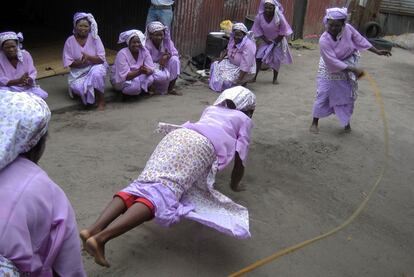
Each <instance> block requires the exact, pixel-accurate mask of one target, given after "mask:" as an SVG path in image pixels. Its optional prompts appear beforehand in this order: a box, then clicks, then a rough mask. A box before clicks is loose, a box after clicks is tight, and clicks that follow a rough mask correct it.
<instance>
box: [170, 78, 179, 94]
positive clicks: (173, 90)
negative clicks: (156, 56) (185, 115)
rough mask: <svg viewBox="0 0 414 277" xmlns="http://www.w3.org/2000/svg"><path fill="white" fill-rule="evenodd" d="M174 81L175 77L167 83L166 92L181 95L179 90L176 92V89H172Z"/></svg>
mask: <svg viewBox="0 0 414 277" xmlns="http://www.w3.org/2000/svg"><path fill="white" fill-rule="evenodd" d="M176 81H177V79H174V80H172V81H171V82H170V84H169V85H168V94H171V95H183V94H182V93H181V92H178V91H176V90H175V89H174V86H175V82H176Z"/></svg>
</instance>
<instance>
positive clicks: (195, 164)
mask: <svg viewBox="0 0 414 277" xmlns="http://www.w3.org/2000/svg"><path fill="white" fill-rule="evenodd" d="M255 105H256V97H255V95H254V94H253V93H252V92H251V91H249V90H248V89H246V88H244V87H241V86H237V87H233V88H231V89H228V90H225V91H224V92H223V93H222V94H221V95H220V96H219V97H218V99H217V100H216V102H215V103H214V105H213V106H209V107H207V108H206V109H205V110H204V112H203V114H202V115H201V118H200V120H199V121H198V122H195V123H190V122H187V123H185V124H183V125H181V126H179V125H171V124H166V123H160V124H159V130H160V131H162V132H164V133H166V134H167V135H166V136H165V137H164V138H163V139H162V140H161V142H160V143H159V144H158V146H157V147H156V149H155V150H154V152H153V153H152V155H151V157H150V159H149V160H148V162H147V164H146V166H145V168H144V170H143V171H142V172H141V174H140V175H139V177H138V178H137V179H136V180H135V181H133V182H132V183H131V184H130V185H129V186H127V187H126V188H125V189H123V190H122V191H120V192H118V193H117V194H115V196H114V198H113V199H112V201H111V202H110V203H109V205H108V206H107V207H106V208H105V210H104V211H103V212H102V214H101V215H100V216H99V218H98V219H97V221H96V222H95V223H94V224H92V225H91V226H90V227H89V228H87V229H84V230H82V231H81V233H80V236H81V238H82V240H83V242H84V246H85V249H86V250H87V251H88V252H89V254H91V255H92V256H93V257H95V261H96V262H97V263H98V264H100V265H102V266H109V264H108V262H107V261H106V259H105V244H106V243H107V242H108V241H109V240H111V239H113V238H115V237H117V236H120V235H122V234H124V233H125V232H127V231H129V230H131V229H132V228H134V227H136V226H138V225H140V224H142V223H143V222H145V221H147V220H150V219H152V218H155V221H156V222H157V223H158V224H160V225H161V226H165V227H168V226H171V225H172V224H174V223H177V222H178V221H180V219H181V218H187V219H191V220H195V221H197V222H200V223H202V224H204V225H206V226H209V227H211V228H214V229H216V230H218V231H220V232H222V233H225V234H227V235H230V236H233V237H236V238H239V239H244V238H248V237H250V232H249V215H248V211H247V209H246V208H245V207H243V206H240V205H238V204H236V203H234V202H233V201H232V200H231V199H229V198H228V197H226V196H225V195H223V194H221V193H220V192H219V191H217V190H215V189H214V182H215V174H216V172H217V171H219V170H222V169H224V168H225V167H226V166H227V165H229V164H230V163H231V161H232V160H233V159H234V160H235V162H234V168H233V172H232V175H231V182H230V187H231V188H232V189H233V190H235V191H238V190H240V187H239V183H240V181H241V179H242V177H243V174H244V166H245V162H246V159H247V154H248V148H249V143H250V132H251V128H252V120H251V117H252V115H253V111H254V109H255Z"/></svg>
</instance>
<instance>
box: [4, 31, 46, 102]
mask: <svg viewBox="0 0 414 277" xmlns="http://www.w3.org/2000/svg"><path fill="white" fill-rule="evenodd" d="M22 41H23V34H22V33H18V34H16V33H15V32H4V33H0V89H4V90H8V91H15V92H31V93H34V94H36V95H37V96H39V97H41V98H43V99H46V98H47V96H48V94H47V92H46V91H44V90H43V89H41V88H40V87H39V86H38V85H36V75H37V71H36V68H35V67H34V64H33V59H32V56H31V55H30V53H29V52H27V51H26V50H23V49H21V47H22V45H21V42H22Z"/></svg>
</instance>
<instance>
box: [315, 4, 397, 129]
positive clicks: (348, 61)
mask: <svg viewBox="0 0 414 277" xmlns="http://www.w3.org/2000/svg"><path fill="white" fill-rule="evenodd" d="M347 16H348V14H347V9H346V8H331V9H327V10H326V15H325V18H324V24H325V26H326V31H325V32H324V33H323V34H322V36H321V38H320V39H319V46H320V52H321V58H320V61H319V70H318V75H317V91H316V100H315V103H314V105H313V122H312V125H311V127H310V131H311V132H312V133H318V132H319V128H318V122H319V118H322V117H327V116H329V115H331V114H333V113H334V114H335V115H336V116H337V118H338V119H339V122H340V123H341V125H342V126H343V127H344V129H345V131H346V132H350V131H351V124H350V121H351V116H352V113H353V110H354V103H355V100H356V97H357V89H358V83H357V82H358V79H359V78H360V77H361V76H363V74H364V73H363V70H362V69H361V68H359V67H358V61H359V57H360V54H359V51H360V50H369V51H371V52H373V53H375V54H377V55H380V56H390V55H391V53H390V51H387V50H378V49H376V48H375V47H373V46H372V45H371V43H369V42H368V40H366V39H365V38H364V37H363V36H362V35H361V34H360V33H359V32H358V31H357V30H355V29H354V28H353V27H352V26H351V25H349V24H347V23H346V22H345V21H346V18H347Z"/></svg>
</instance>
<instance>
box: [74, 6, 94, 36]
mask: <svg viewBox="0 0 414 277" xmlns="http://www.w3.org/2000/svg"><path fill="white" fill-rule="evenodd" d="M84 18H85V19H86V20H88V21H89V23H90V24H91V35H92V37H93V38H94V39H97V38H98V23H96V21H95V18H94V17H93V15H92V14H91V13H84V12H77V13H75V15H74V16H73V33H75V27H76V22H77V21H78V20H80V19H84Z"/></svg>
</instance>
